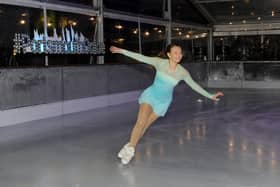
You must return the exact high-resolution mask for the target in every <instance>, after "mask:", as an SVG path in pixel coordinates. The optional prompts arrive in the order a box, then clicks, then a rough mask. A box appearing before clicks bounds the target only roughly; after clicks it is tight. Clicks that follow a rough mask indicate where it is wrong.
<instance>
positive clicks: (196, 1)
mask: <svg viewBox="0 0 280 187" xmlns="http://www.w3.org/2000/svg"><path fill="white" fill-rule="evenodd" d="M200 1H201V0H200ZM190 2H191V3H192V4H193V5H194V6H195V7H196V8H197V9H198V11H199V12H200V13H201V14H202V15H203V16H204V17H205V18H206V20H207V21H208V22H209V23H210V24H212V25H213V24H215V23H216V19H215V18H214V17H213V16H212V15H211V14H210V13H209V11H208V10H206V8H205V7H204V6H203V5H202V4H200V3H199V0H190Z"/></svg>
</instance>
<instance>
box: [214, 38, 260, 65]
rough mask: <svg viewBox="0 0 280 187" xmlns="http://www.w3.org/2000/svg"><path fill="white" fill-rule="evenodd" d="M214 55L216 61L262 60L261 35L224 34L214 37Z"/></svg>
mask: <svg viewBox="0 0 280 187" xmlns="http://www.w3.org/2000/svg"><path fill="white" fill-rule="evenodd" d="M214 45H215V47H214V48H215V49H214V52H215V54H214V57H215V60H216V61H225V60H242V61H253V60H263V59H264V56H263V53H264V51H263V45H261V36H226V37H215V38H214Z"/></svg>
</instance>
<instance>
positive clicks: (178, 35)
mask: <svg viewBox="0 0 280 187" xmlns="http://www.w3.org/2000/svg"><path fill="white" fill-rule="evenodd" d="M207 36H208V33H207V31H204V30H195V29H191V28H178V27H173V28H172V41H173V42H176V43H179V44H180V45H181V46H182V47H183V50H184V58H183V60H182V62H183V63H184V62H190V61H192V62H195V61H197V62H201V61H207V56H208V47H207V46H208V39H207Z"/></svg>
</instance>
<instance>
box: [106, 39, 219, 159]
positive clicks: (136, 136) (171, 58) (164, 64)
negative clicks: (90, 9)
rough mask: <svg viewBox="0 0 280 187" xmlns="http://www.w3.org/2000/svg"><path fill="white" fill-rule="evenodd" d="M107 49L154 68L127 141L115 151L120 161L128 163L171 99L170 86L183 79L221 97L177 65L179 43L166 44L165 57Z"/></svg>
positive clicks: (179, 59) (196, 87)
mask: <svg viewBox="0 0 280 187" xmlns="http://www.w3.org/2000/svg"><path fill="white" fill-rule="evenodd" d="M110 51H111V52H112V53H120V54H123V55H125V56H128V57H130V58H133V59H136V60H138V61H141V62H144V63H146V64H150V65H152V66H154V68H155V69H156V75H155V79H154V82H153V84H152V85H151V86H150V87H148V88H147V89H145V91H144V92H143V93H142V94H141V96H140V98H139V104H140V108H139V113H138V117H137V121H136V124H135V126H134V128H133V130H132V133H131V136H130V141H129V142H128V143H127V144H125V145H124V146H123V148H122V149H121V150H120V152H119V153H118V157H119V158H120V159H121V162H122V164H128V163H129V162H130V160H131V159H132V158H133V156H134V153H135V148H136V146H137V144H138V142H139V140H140V138H141V137H142V136H143V135H144V133H145V132H146V130H147V129H148V128H149V127H150V126H151V124H152V123H153V122H154V121H155V120H156V119H157V118H158V117H161V116H164V115H165V113H166V111H167V109H168V107H169V105H170V103H171V101H172V97H173V89H174V87H175V86H176V85H177V84H178V82H179V81H181V80H184V81H185V82H186V83H187V84H188V85H189V86H190V87H191V88H192V89H193V90H195V91H197V92H198V93H200V94H201V95H203V96H205V97H207V98H209V99H212V100H214V101H216V100H218V97H219V96H223V93H222V92H217V93H216V94H210V93H208V92H207V91H205V90H204V89H202V88H201V87H200V86H199V85H198V84H197V83H195V82H194V81H193V79H192V78H191V76H190V74H189V72H188V71H187V70H186V69H185V68H184V67H182V66H181V65H180V64H179V62H180V61H181V59H182V57H183V54H182V48H181V46H179V45H178V44H170V45H168V46H167V49H166V55H167V57H168V59H162V58H158V57H147V56H144V55H141V54H138V53H134V52H131V51H127V50H125V49H121V48H117V47H114V46H111V47H110Z"/></svg>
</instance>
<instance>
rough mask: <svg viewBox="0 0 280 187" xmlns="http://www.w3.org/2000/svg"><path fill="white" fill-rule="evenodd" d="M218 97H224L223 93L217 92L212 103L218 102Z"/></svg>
mask: <svg viewBox="0 0 280 187" xmlns="http://www.w3.org/2000/svg"><path fill="white" fill-rule="evenodd" d="M220 96H224V94H223V92H217V93H216V94H215V95H214V96H213V97H212V99H213V100H214V101H219V98H218V97H220Z"/></svg>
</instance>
